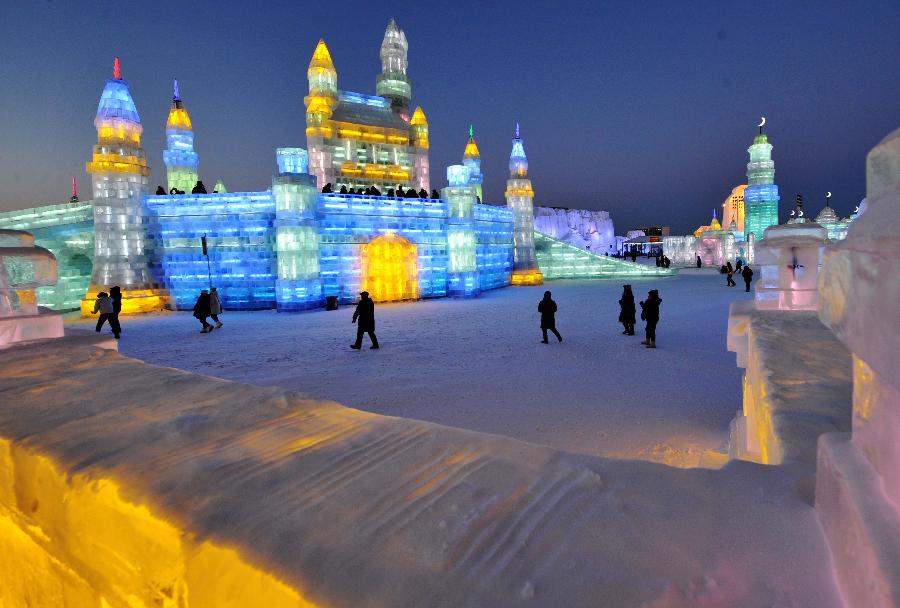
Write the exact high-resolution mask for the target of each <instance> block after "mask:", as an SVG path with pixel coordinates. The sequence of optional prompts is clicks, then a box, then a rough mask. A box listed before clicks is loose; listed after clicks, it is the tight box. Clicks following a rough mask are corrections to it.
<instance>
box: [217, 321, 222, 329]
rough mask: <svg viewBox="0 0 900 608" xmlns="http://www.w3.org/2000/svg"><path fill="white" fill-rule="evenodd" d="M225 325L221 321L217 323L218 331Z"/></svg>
mask: <svg viewBox="0 0 900 608" xmlns="http://www.w3.org/2000/svg"><path fill="white" fill-rule="evenodd" d="M222 325H223V323H222V322H221V321H216V329H221V328H222Z"/></svg>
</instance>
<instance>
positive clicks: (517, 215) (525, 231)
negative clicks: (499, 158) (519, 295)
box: [506, 123, 544, 285]
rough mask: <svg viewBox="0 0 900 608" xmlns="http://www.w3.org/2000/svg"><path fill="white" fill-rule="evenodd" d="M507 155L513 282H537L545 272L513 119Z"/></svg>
mask: <svg viewBox="0 0 900 608" xmlns="http://www.w3.org/2000/svg"><path fill="white" fill-rule="evenodd" d="M512 144H513V145H512V152H511V153H510V155H509V179H508V180H506V206H507V207H509V208H510V209H512V211H513V271H512V276H511V277H510V282H511V283H512V284H513V285H540V284H541V283H543V282H544V275H543V274H541V270H540V268H538V263H537V256H536V254H535V252H534V190H532V188H531V180H530V179H528V177H527V175H528V158H527V157H526V156H525V145H524V144H523V143H522V137H521V135H520V133H519V124H518V123H516V137H515V138H514V139H513V142H512Z"/></svg>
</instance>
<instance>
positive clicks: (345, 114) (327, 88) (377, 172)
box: [304, 20, 431, 193]
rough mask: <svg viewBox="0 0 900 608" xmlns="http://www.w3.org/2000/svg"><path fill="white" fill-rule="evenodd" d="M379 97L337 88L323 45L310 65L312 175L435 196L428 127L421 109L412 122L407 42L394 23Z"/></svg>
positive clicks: (308, 130)
mask: <svg viewBox="0 0 900 608" xmlns="http://www.w3.org/2000/svg"><path fill="white" fill-rule="evenodd" d="M381 63H382V73H381V74H380V75H379V76H378V80H377V85H376V91H377V93H378V96H371V95H363V94H362V93H354V92H351V91H339V90H338V88H337V70H336V69H335V67H334V63H333V62H332V60H331V54H330V53H329V52H328V47H327V46H326V45H325V42H324V41H322V40H320V41H319V44H318V45H317V46H316V49H315V51H314V52H313V56H312V60H311V61H310V63H309V69H308V71H307V78H308V81H309V95H307V96H306V98H305V99H304V102H305V104H306V140H307V146H308V149H309V158H310V173H311V174H312V175H314V176H315V177H316V179H317V182H318V185H319V187H320V188H321V187H323V186H324V185H325V184H329V183H330V184H332V185H333V186H334V190H335V191H337V190H339V188H340V186H347V187H348V188H353V189H356V188H366V187H368V186H373V185H374V186H376V187H377V188H378V189H379V190H380V191H381V192H382V193H386V192H387V190H388V188H396V187H397V186H398V185H399V186H402V187H403V188H404V189H406V188H410V187H413V188H415V189H416V190H420V189H423V188H424V189H425V190H426V191H429V190H430V188H431V186H430V181H429V170H428V122H427V120H426V119H425V114H424V112H422V110H421V108H416V110H415V111H414V113H413V115H412V117H410V115H409V101H410V97H411V88H410V80H409V78H408V77H407V76H406V69H407V42H406V35H405V34H404V33H403V31H402V30H401V29H400V28H399V27H397V24H396V23H395V22H394V21H393V20H391V22H390V23H389V24H388V27H387V29H386V31H385V34H384V41H383V43H382V45H381Z"/></svg>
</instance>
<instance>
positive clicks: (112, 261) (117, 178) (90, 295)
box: [81, 57, 168, 316]
mask: <svg viewBox="0 0 900 608" xmlns="http://www.w3.org/2000/svg"><path fill="white" fill-rule="evenodd" d="M94 126H95V127H96V128H97V145H95V146H94V153H93V158H92V159H91V162H89V163H87V166H86V169H87V172H88V173H89V174H90V175H91V181H92V183H93V190H94V203H93V204H94V266H93V271H92V273H91V282H90V285H89V287H88V292H87V295H86V296H85V298H84V299H83V300H82V301H81V313H82V315H83V316H89V315H90V314H91V312H92V310H93V307H94V301H95V300H96V298H97V294H98V293H99V292H101V291H109V288H110V287H112V286H114V285H118V286H119V287H120V288H121V290H122V294H123V299H122V313H123V314H128V313H132V312H146V311H151V310H161V309H162V308H163V307H164V306H165V304H166V302H167V299H168V294H167V293H166V292H165V291H163V290H160V289H159V288H158V286H157V285H156V284H155V283H154V282H153V280H152V279H151V276H150V268H149V264H148V261H147V256H146V246H145V235H146V232H145V227H144V222H143V209H142V206H141V197H142V196H143V195H145V194H147V192H148V188H149V181H150V167H148V166H147V159H146V157H145V156H144V150H143V148H142V147H141V133H142V132H143V127H142V126H141V118H140V116H138V112H137V108H136V107H135V105H134V100H133V99H132V98H131V91H130V90H129V88H128V83H127V82H126V81H125V80H123V79H122V72H121V67H120V65H119V58H118V57H116V60H115V64H114V67H113V77H112V79H110V80H107V81H106V86H104V87H103V93H102V94H101V95H100V104H99V105H98V107H97V116H96V118H95V119H94Z"/></svg>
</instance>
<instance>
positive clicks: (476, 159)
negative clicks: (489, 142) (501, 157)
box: [462, 125, 484, 202]
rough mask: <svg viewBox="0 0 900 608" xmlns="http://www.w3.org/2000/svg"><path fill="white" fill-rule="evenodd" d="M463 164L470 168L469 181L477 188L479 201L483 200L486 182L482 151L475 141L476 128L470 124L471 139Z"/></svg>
mask: <svg viewBox="0 0 900 608" xmlns="http://www.w3.org/2000/svg"><path fill="white" fill-rule="evenodd" d="M462 164H463V165H464V166H466V167H468V168H469V183H470V184H472V187H474V188H475V196H477V197H478V202H481V201H483V200H484V193H483V192H482V189H481V186H482V184H484V174H482V173H481V152H479V151H478V144H476V143H475V129H474V127H472V125H469V141H468V142H467V143H466V149H465V151H463V161H462Z"/></svg>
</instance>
